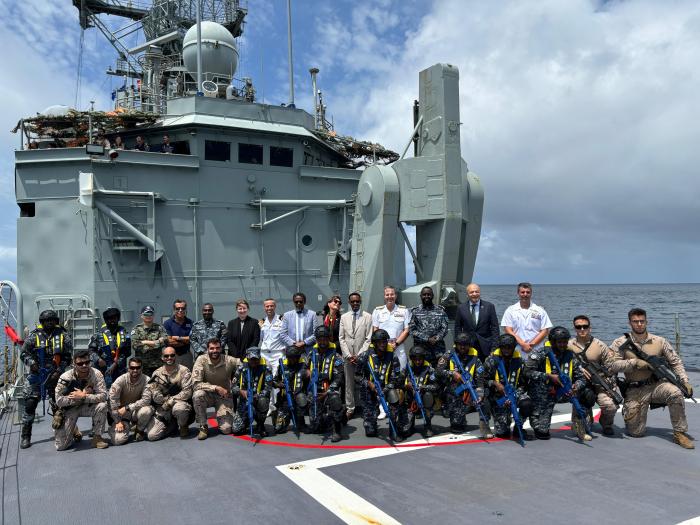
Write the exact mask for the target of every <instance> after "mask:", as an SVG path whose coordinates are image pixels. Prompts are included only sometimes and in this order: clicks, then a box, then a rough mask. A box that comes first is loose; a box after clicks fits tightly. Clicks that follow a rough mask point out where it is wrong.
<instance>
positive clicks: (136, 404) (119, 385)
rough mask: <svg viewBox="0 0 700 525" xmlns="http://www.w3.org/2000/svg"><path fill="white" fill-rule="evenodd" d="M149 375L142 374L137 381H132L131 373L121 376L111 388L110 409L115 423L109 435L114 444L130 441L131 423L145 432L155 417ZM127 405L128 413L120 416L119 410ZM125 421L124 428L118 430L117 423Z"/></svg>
mask: <svg viewBox="0 0 700 525" xmlns="http://www.w3.org/2000/svg"><path fill="white" fill-rule="evenodd" d="M148 381H149V377H148V376H147V375H146V374H141V377H139V380H138V381H137V382H136V383H132V382H131V381H130V379H129V374H124V375H122V376H119V377H118V378H117V380H116V381H115V382H114V383H112V388H110V389H109V410H110V412H111V415H112V420H113V421H114V424H112V426H110V428H109V437H110V438H111V439H112V444H113V445H124V444H125V443H126V442H128V441H129V431H130V430H131V425H133V424H135V425H136V430H138V431H140V432H145V431H146V428H147V427H148V424H149V423H150V421H151V418H152V417H153V412H154V410H153V407H152V406H151V404H150V398H149V396H148V389H147V388H146V385H147V384H148ZM122 407H126V414H124V416H120V415H119V412H118V410H119V409H120V408H122ZM120 421H121V422H122V423H124V430H123V431H121V432H117V428H116V427H117V423H119V422H120Z"/></svg>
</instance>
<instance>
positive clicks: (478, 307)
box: [455, 283, 499, 360]
mask: <svg viewBox="0 0 700 525" xmlns="http://www.w3.org/2000/svg"><path fill="white" fill-rule="evenodd" d="M467 295H468V296H469V301H468V302H466V303H463V304H461V305H459V308H458V309H457V317H456V319H455V337H456V336H457V335H459V333H461V332H468V333H472V334H474V335H475V336H476V338H477V340H478V341H479V357H480V358H481V359H482V360H483V359H485V358H486V357H488V355H489V354H490V353H491V350H493V349H494V348H495V345H496V340H497V339H498V336H499V329H498V316H497V315H496V307H495V306H494V305H493V304H492V303H489V302H488V301H483V300H482V299H481V288H480V287H479V285H478V284H476V283H471V284H469V285H468V286H467Z"/></svg>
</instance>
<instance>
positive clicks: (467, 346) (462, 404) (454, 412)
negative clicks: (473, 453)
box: [437, 332, 493, 439]
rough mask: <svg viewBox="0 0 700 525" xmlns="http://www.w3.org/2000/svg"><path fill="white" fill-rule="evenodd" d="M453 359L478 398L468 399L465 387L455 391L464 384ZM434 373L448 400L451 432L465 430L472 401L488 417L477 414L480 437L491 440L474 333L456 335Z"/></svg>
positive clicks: (482, 373) (491, 435) (474, 409)
mask: <svg viewBox="0 0 700 525" xmlns="http://www.w3.org/2000/svg"><path fill="white" fill-rule="evenodd" d="M453 359H459V362H460V363H461V365H462V368H464V371H465V372H468V373H469V375H470V376H471V378H472V385H473V387H474V390H475V391H476V394H477V396H478V399H471V395H470V394H469V391H468V390H464V391H463V392H458V390H459V389H460V387H461V386H462V384H463V379H465V378H463V377H462V374H461V373H460V372H459V367H458V366H457V365H456V364H455V362H454V361H453ZM437 374H438V377H439V378H440V380H441V381H442V383H443V384H444V385H445V394H446V399H447V409H448V412H449V415H450V429H451V430H452V432H464V431H465V430H466V429H467V414H469V413H471V412H475V411H476V410H477V409H476V408H475V404H479V405H481V411H482V412H483V413H484V416H485V417H486V418H487V421H484V420H483V419H482V418H481V416H480V417H479V432H480V433H481V437H482V439H491V438H492V437H493V434H492V433H491V428H490V427H489V423H488V419H490V416H491V410H490V407H489V400H488V397H485V395H484V394H485V391H484V382H485V379H484V366H483V363H482V362H481V359H479V352H478V350H477V349H476V348H474V336H473V335H471V334H467V333H465V332H462V333H460V334H458V335H457V337H455V342H454V350H453V351H452V352H450V353H447V352H446V353H444V354H443V355H442V357H441V358H440V359H439V360H438V364H437Z"/></svg>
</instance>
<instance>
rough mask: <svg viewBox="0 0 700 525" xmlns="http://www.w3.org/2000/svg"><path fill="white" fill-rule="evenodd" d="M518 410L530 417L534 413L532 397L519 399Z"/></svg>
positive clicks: (523, 415)
mask: <svg viewBox="0 0 700 525" xmlns="http://www.w3.org/2000/svg"><path fill="white" fill-rule="evenodd" d="M518 410H519V411H520V415H521V416H522V417H528V416H529V415H530V414H532V400H531V399H521V400H520V401H518Z"/></svg>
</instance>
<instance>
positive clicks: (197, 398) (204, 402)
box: [192, 337, 241, 441]
mask: <svg viewBox="0 0 700 525" xmlns="http://www.w3.org/2000/svg"><path fill="white" fill-rule="evenodd" d="M240 364H241V361H240V359H238V358H237V357H233V356H231V355H225V354H224V355H222V353H221V341H220V340H219V339H218V338H216V337H213V338H211V339H209V341H207V353H206V355H201V356H199V357H198V358H197V361H196V362H195V364H194V368H193V369H192V386H193V393H192V404H193V405H194V414H195V419H196V421H197V424H198V425H199V434H197V439H199V440H200V441H201V440H204V439H207V437H209V425H208V424H207V408H208V407H214V410H215V411H216V422H217V424H218V426H219V432H221V433H222V434H230V433H231V425H232V424H233V399H232V397H231V379H232V378H233V376H234V374H235V373H236V370H237V369H238V367H239V366H240Z"/></svg>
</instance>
